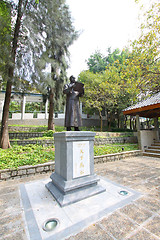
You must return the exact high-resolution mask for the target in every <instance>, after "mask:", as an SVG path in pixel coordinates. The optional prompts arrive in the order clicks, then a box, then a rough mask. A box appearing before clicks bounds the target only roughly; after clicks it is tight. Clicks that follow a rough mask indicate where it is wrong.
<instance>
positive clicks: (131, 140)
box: [10, 133, 137, 146]
mask: <svg viewBox="0 0 160 240" xmlns="http://www.w3.org/2000/svg"><path fill="white" fill-rule="evenodd" d="M26 136H27V134H26ZM42 136H43V135H42ZM32 137H33V138H34V137H37V136H34V133H33V136H32ZM26 138H27V137H26ZM10 143H11V145H13V144H15V143H16V144H18V145H22V146H25V145H27V144H39V145H42V146H51V145H53V144H54V139H46V140H36V139H34V140H30V139H27V140H15V141H14V140H10ZM112 143H137V137H117V138H95V141H94V144H95V145H105V144H112Z"/></svg>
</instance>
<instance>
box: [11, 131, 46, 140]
mask: <svg viewBox="0 0 160 240" xmlns="http://www.w3.org/2000/svg"><path fill="white" fill-rule="evenodd" d="M43 134H44V133H43V132H10V133H9V138H10V139H28V138H37V137H43Z"/></svg>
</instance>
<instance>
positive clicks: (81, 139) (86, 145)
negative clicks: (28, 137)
mask: <svg viewBox="0 0 160 240" xmlns="http://www.w3.org/2000/svg"><path fill="white" fill-rule="evenodd" d="M94 137H95V133H93V132H73V131H69V132H62V133H56V134H54V141H55V172H54V173H52V174H51V177H50V178H51V180H52V181H51V182H49V183H48V184H46V187H47V189H48V190H49V191H50V192H51V194H52V195H53V196H54V198H55V199H56V200H57V202H58V203H59V204H60V206H62V207H63V206H66V205H69V204H71V203H74V202H77V201H80V200H82V199H85V198H87V197H91V196H94V195H96V194H98V193H102V192H104V191H105V189H104V188H103V187H102V186H101V185H100V184H99V177H98V176H97V175H95V174H94V152H93V145H94Z"/></svg>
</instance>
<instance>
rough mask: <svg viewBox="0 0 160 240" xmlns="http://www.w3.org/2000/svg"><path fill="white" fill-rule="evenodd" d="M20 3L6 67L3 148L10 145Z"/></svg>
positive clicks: (20, 14)
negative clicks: (8, 63)
mask: <svg viewBox="0 0 160 240" xmlns="http://www.w3.org/2000/svg"><path fill="white" fill-rule="evenodd" d="M22 3H23V0H19V2H18V12H17V19H16V25H15V29H14V37H13V41H12V48H11V57H12V63H11V66H10V67H9V69H8V81H7V86H6V94H5V101H4V107H3V116H2V123H1V138H0V146H1V147H2V148H4V149H6V148H8V147H10V143H9V134H8V117H9V104H10V100H11V90H12V79H13V72H14V64H15V58H16V51H17V47H18V38H19V32H20V26H21V19H22ZM26 4H27V1H26Z"/></svg>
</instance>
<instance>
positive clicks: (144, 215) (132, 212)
mask: <svg viewBox="0 0 160 240" xmlns="http://www.w3.org/2000/svg"><path fill="white" fill-rule="evenodd" d="M120 212H122V213H124V214H125V215H126V216H128V217H130V218H131V219H132V220H133V221H135V222H136V223H138V224H141V223H143V222H144V221H146V220H147V219H148V218H150V217H151V216H152V213H151V212H149V211H148V210H146V209H143V208H141V207H139V206H136V205H135V204H129V205H127V206H125V207H123V208H122V209H120Z"/></svg>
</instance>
